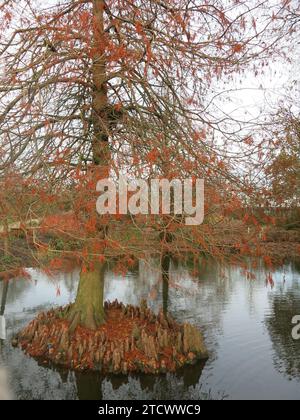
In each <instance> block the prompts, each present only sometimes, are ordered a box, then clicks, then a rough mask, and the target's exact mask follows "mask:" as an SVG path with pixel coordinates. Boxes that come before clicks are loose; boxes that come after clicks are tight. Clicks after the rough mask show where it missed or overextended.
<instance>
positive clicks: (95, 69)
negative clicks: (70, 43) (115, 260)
mask: <svg viewBox="0 0 300 420" xmlns="http://www.w3.org/2000/svg"><path fill="white" fill-rule="evenodd" d="M104 7H105V3H104V1H103V0H93V18H94V19H93V25H94V26H93V41H92V45H93V64H92V78H93V86H94V88H93V98H92V124H93V139H92V145H91V146H92V154H93V164H94V165H93V167H95V166H96V167H98V168H99V169H100V171H99V170H97V171H95V174H96V175H97V176H98V177H99V179H101V178H102V179H103V178H107V177H108V176H109V168H110V149H109V142H108V140H109V118H108V96H107V72H106V55H105V31H104ZM95 211H96V210H95ZM98 228H99V230H102V231H103V233H104V235H105V234H106V227H105V226H102V225H101V220H99V224H98ZM103 291H104V267H103V264H98V263H96V264H94V271H88V272H83V271H81V274H80V280H79V286H78V291H77V297H76V301H75V303H74V304H73V305H72V307H71V309H70V312H69V313H68V315H67V317H68V319H69V321H70V322H71V325H70V330H71V331H74V330H75V328H76V326H77V325H78V324H80V325H82V326H84V327H86V328H90V329H93V330H95V329H97V328H98V327H99V325H101V324H102V323H104V322H105V314H104V308H103Z"/></svg>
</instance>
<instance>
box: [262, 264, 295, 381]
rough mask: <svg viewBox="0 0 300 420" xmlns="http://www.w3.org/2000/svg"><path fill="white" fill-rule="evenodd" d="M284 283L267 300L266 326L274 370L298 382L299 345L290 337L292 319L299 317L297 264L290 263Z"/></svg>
mask: <svg viewBox="0 0 300 420" xmlns="http://www.w3.org/2000/svg"><path fill="white" fill-rule="evenodd" d="M287 270H289V275H288V276H287V280H286V279H285V281H284V282H283V283H282V284H281V285H279V287H277V291H276V295H275V296H274V297H273V298H272V299H270V300H271V302H270V305H271V309H270V313H269V314H267V316H266V320H265V322H266V326H267V329H268V332H269V334H270V338H271V340H272V343H273V348H274V354H273V360H274V366H275V367H276V369H277V370H278V372H280V373H282V374H284V375H286V376H287V377H288V378H289V379H294V378H298V379H299V380H300V341H299V340H298V341H297V340H294V339H293V337H292V328H293V325H292V319H293V317H294V316H295V315H300V282H299V276H298V275H297V274H295V273H300V264H298V263H296V262H293V263H292V264H290V266H289V267H287Z"/></svg>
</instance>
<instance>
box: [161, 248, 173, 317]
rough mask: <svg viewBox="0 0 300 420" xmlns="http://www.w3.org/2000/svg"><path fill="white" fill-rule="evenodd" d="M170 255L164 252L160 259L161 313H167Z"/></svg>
mask: <svg viewBox="0 0 300 420" xmlns="http://www.w3.org/2000/svg"><path fill="white" fill-rule="evenodd" d="M170 261H171V259H170V256H169V255H168V254H165V255H163V256H162V260H161V272H162V294H163V313H164V314H165V315H168V303H169V270H170Z"/></svg>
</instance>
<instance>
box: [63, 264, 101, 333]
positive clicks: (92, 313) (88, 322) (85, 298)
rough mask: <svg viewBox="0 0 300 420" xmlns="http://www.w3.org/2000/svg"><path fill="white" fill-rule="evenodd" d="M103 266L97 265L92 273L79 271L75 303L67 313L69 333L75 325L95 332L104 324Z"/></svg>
mask: <svg viewBox="0 0 300 420" xmlns="http://www.w3.org/2000/svg"><path fill="white" fill-rule="evenodd" d="M103 293H104V264H100V263H97V264H96V265H95V266H94V269H93V271H87V272H85V271H83V270H82V271H81V273H80V280H79V285H78V290H77V296H76V300H75V303H74V304H73V305H72V306H71V307H70V309H69V311H68V313H67V319H68V320H69V322H70V331H71V332H73V331H74V330H75V328H76V327H77V325H81V326H83V327H86V328H89V329H91V330H96V329H97V328H98V327H99V326H100V325H101V324H103V323H104V322H105V312H104V306H103Z"/></svg>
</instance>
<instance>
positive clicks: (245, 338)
mask: <svg viewBox="0 0 300 420" xmlns="http://www.w3.org/2000/svg"><path fill="white" fill-rule="evenodd" d="M194 268H195V267H193V265H190V266H183V265H182V264H180V263H178V262H174V261H170V260H165V261H162V266H161V264H160V262H159V261H148V262H145V261H141V262H139V265H138V267H136V269H135V270H133V271H132V272H130V273H128V274H127V275H126V276H120V275H116V273H115V272H114V268H113V267H109V268H108V269H107V272H106V276H105V298H106V299H109V300H114V299H115V298H117V299H119V300H121V301H123V302H124V303H131V304H139V303H140V301H141V299H147V301H148V302H149V305H150V306H151V308H152V309H153V310H155V311H158V310H159V309H160V308H163V310H164V311H168V312H169V313H171V315H172V316H173V317H175V318H176V319H177V320H178V321H180V322H185V321H188V322H192V323H194V324H196V325H198V326H199V327H200V328H201V329H202V331H203V332H204V335H205V340H206V344H207V346H208V348H209V352H210V358H209V360H208V362H207V363H206V364H205V365H201V364H199V365H197V366H196V367H192V368H191V369H184V370H183V371H181V372H178V373H177V374H176V375H172V374H167V375H165V376H159V377H154V376H149V375H138V376H129V377H124V376H118V377H105V378H103V377H101V376H100V375H97V374H86V373H74V372H68V371H62V370H58V369H57V368H54V367H53V368H49V367H45V366H44V365H43V361H39V362H37V361H35V360H33V359H30V358H28V357H26V356H25V355H24V354H23V353H22V352H21V351H20V350H18V349H12V348H11V346H10V344H9V341H6V342H5V344H4V346H3V348H2V358H3V360H4V362H5V364H6V366H7V367H8V368H9V370H10V377H11V385H12V388H13V391H14V395H15V398H22V399H98V400H99V399H101V398H103V399H108V398H110V399H114V398H115V399H143V398H145V399H164V398H165V399H182V398H190V399H201V398H207V397H208V396H209V397H212V398H222V397H224V396H225V395H226V396H228V398H243V399H245V398H258V399H259V398H275V399H278V398H289V399H293V398H295V399H299V398H300V387H299V379H300V374H299V371H300V369H299V365H300V354H299V346H300V343H299V342H293V341H291V336H290V332H291V318H292V317H293V316H294V315H295V314H300V306H299V302H300V275H299V274H300V264H299V263H298V262H296V263H295V262H293V263H290V264H286V265H285V266H284V267H278V268H277V269H276V271H275V273H274V274H273V279H274V287H273V288H271V287H270V286H267V285H266V276H267V275H268V270H266V269H265V268H264V266H263V265H262V264H261V265H258V266H257V268H256V279H255V280H247V279H246V278H245V276H244V275H243V273H242V272H241V270H240V269H239V268H236V267H232V266H226V267H220V266H218V265H217V264H215V263H211V262H207V261H206V260H203V261H202V263H201V265H200V266H199V267H197V271H198V273H199V274H198V275H197V277H195V276H193V274H192V272H193V271H194ZM30 272H31V279H30V280H29V279H16V280H13V281H11V282H10V286H9V290H8V292H7V299H6V309H5V311H6V318H7V326H8V333H9V336H11V335H12V334H14V333H16V332H17V331H18V330H19V329H20V328H21V327H22V326H23V325H25V324H26V323H27V322H28V321H29V320H31V319H32V318H33V317H34V316H35V315H36V313H37V312H38V311H40V310H46V309H48V308H50V307H52V306H53V305H64V304H66V303H68V302H70V301H72V300H74V298H75V294H76V290H77V283H78V278H79V275H78V272H77V271H74V272H73V273H67V274H64V273H61V274H59V275H57V276H53V277H47V276H45V275H44V274H43V273H41V272H38V271H35V270H30ZM2 292H3V282H0V296H1V295H2Z"/></svg>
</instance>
